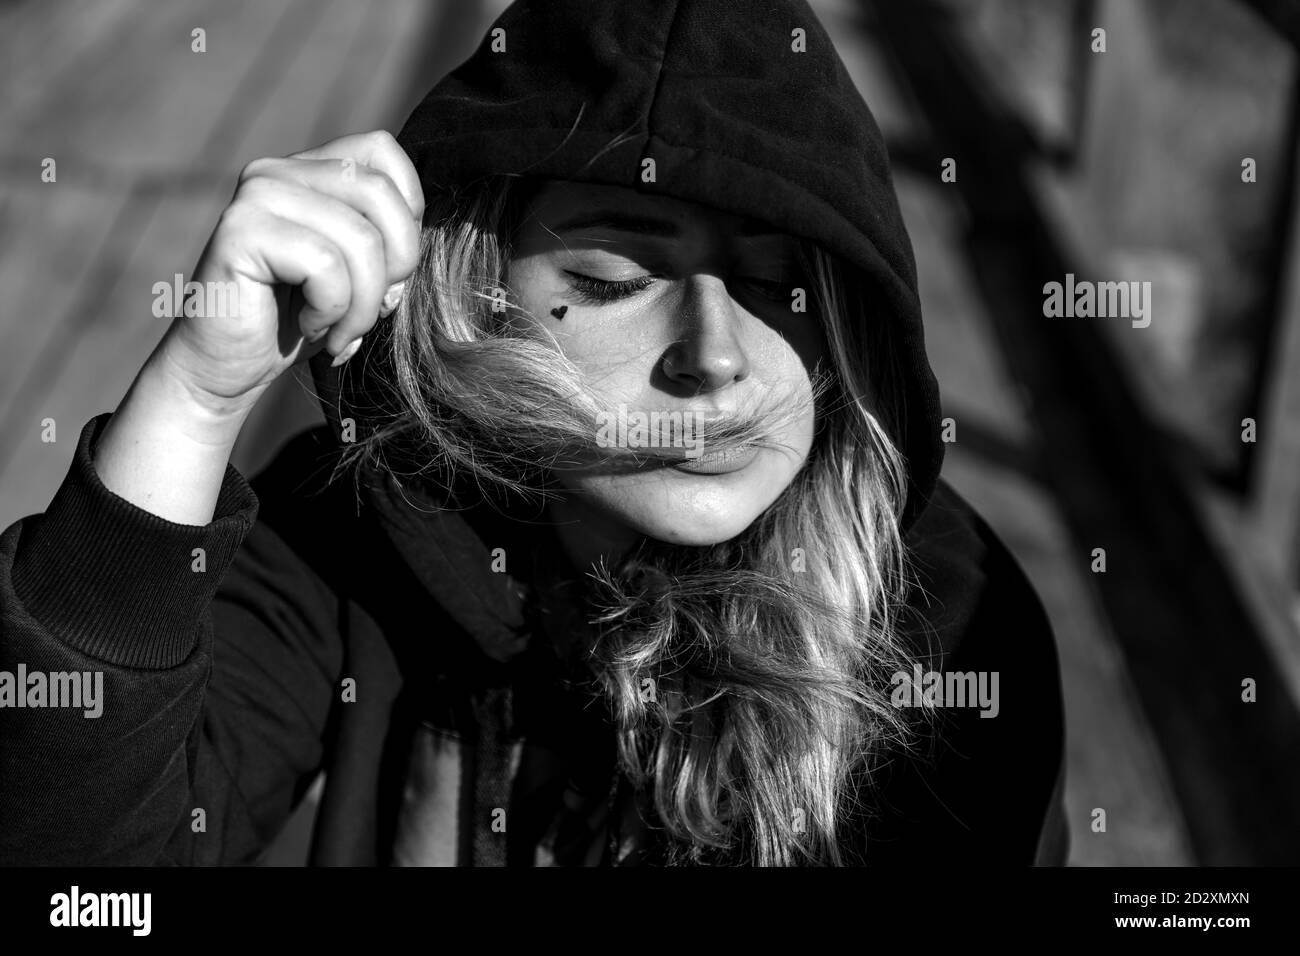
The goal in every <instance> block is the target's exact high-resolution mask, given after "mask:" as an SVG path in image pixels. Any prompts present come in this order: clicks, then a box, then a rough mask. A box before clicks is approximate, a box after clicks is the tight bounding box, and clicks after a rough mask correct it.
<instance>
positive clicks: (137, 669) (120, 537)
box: [0, 413, 341, 865]
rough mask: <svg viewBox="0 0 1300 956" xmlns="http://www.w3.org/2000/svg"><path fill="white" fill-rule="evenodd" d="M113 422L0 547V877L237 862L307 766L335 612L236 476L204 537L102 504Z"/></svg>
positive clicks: (323, 712)
mask: <svg viewBox="0 0 1300 956" xmlns="http://www.w3.org/2000/svg"><path fill="white" fill-rule="evenodd" d="M110 417H111V415H110V414H109V413H105V414H103V415H99V416H97V417H95V418H92V419H91V420H90V421H89V422H87V423H86V425H85V427H84V428H83V429H82V431H81V434H80V437H79V439H78V443H77V446H76V449H75V452H74V456H73V461H72V465H71V467H70V468H69V470H68V473H67V476H66V477H65V478H64V480H63V482H62V484H61V485H60V486H59V488H58V489H57V491H56V493H55V494H54V497H53V499H52V500H51V502H50V505H49V507H48V508H47V509H46V510H45V512H44V513H42V514H38V515H32V516H29V517H26V518H23V519H21V520H19V521H17V522H15V523H14V524H12V525H10V526H9V527H8V528H7V529H6V530H5V531H4V533H3V534H2V535H0V780H3V781H4V785H3V786H2V787H0V863H3V864H7V865H54V864H61V865H103V864H113V865H133V864H206V863H241V862H252V861H253V860H255V858H256V856H257V854H258V853H259V852H260V851H261V849H262V848H264V847H265V845H266V844H267V843H269V842H270V841H271V840H272V839H273V838H274V836H275V834H276V833H277V832H278V831H279V829H280V827H281V825H282V824H283V822H284V821H285V819H286V818H287V817H288V815H289V813H290V812H291V811H292V808H293V805H294V804H295V803H296V801H297V799H298V797H299V796H300V795H301V793H302V791H303V789H305V787H306V786H307V784H308V783H309V782H310V778H311V777H312V775H313V774H314V772H315V770H316V769H317V768H318V767H319V765H320V762H321V753H322V746H323V744H322V737H323V734H324V728H325V723H326V720H327V716H328V711H329V706H330V703H329V702H330V700H331V699H332V696H333V694H332V686H333V683H332V675H334V674H336V673H337V671H338V669H339V666H340V664H339V661H340V658H341V651H340V648H339V638H338V633H337V624H336V620H337V617H336V614H335V613H334V608H335V606H336V601H335V600H334V598H333V596H332V595H331V593H330V591H329V589H328V588H327V587H326V586H325V585H324V584H323V583H322V582H321V581H320V579H319V578H318V577H316V575H315V574H314V573H313V572H311V571H310V570H309V569H308V567H307V566H306V564H305V563H304V562H303V561H302V560H301V559H300V558H299V557H298V556H297V555H296V554H294V553H293V551H292V550H291V549H290V548H289V547H288V546H287V545H286V544H285V543H284V541H283V540H282V539H281V538H280V537H279V536H278V535H277V534H276V533H275V532H274V531H272V530H271V529H270V528H269V527H267V526H265V525H264V524H262V523H261V522H258V521H257V513H258V508H259V499H258V495H257V493H256V492H255V491H254V490H253V487H252V486H250V485H249V484H248V483H247V482H246V481H245V480H244V478H243V477H242V476H241V475H240V474H239V472H238V471H237V470H236V469H235V468H234V467H233V466H227V469H226V474H225V476H224V479H223V482H222V486H221V490H220V494H219V497H218V500H217V507H216V512H215V514H214V516H213V519H212V521H211V522H210V523H208V524H206V525H183V524H177V523H174V522H170V521H167V520H166V519H163V518H160V517H158V516H156V515H153V514H151V513H149V512H147V511H145V510H143V509H141V508H139V507H137V506H135V505H134V504H132V503H131V502H129V501H127V500H126V499H124V498H122V497H120V496H118V495H116V494H114V493H113V492H111V491H110V490H109V489H107V488H106V487H105V486H104V485H103V483H102V482H101V481H100V479H99V476H98V474H97V473H96V471H95V469H94V465H93V459H92V456H93V451H94V447H95V443H96V441H97V440H98V438H99V436H100V435H101V434H102V432H103V428H104V425H105V424H106V423H107V421H108V420H109V418H110ZM38 675H39V676H38ZM59 675H80V677H81V687H82V689H83V699H82V700H81V702H80V703H81V705H82V706H80V707H66V706H62V707H54V706H48V704H51V703H55V702H56V701H55V699H54V694H53V689H54V687H55V684H56V682H59V681H61V682H64V683H65V686H67V682H68V681H69V680H70V678H69V677H67V676H59ZM20 679H21V681H20ZM23 684H25V685H26V686H25V687H24V686H22V685H23ZM37 685H44V686H45V687H46V688H48V691H49V693H48V694H47V693H45V692H42V693H41V694H40V695H39V697H38V696H37V694H36V686H37ZM6 687H7V688H8V690H9V693H8V695H6V693H5V690H6Z"/></svg>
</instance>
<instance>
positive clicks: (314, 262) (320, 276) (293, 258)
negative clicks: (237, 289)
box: [231, 206, 352, 342]
mask: <svg viewBox="0 0 1300 956" xmlns="http://www.w3.org/2000/svg"><path fill="white" fill-rule="evenodd" d="M231 208H232V209H233V208H234V207H233V206H232V207H231ZM241 215H247V216H250V217H252V219H253V222H252V223H251V225H252V226H253V227H254V228H252V229H250V231H249V234H250V235H255V236H256V237H257V239H256V241H254V242H252V243H249V244H247V245H246V246H245V247H244V248H243V250H242V252H243V259H244V261H243V262H242V263H241V262H239V261H238V260H236V261H233V262H232V266H233V267H234V269H235V271H237V272H243V273H244V274H245V275H247V276H248V277H249V278H251V279H253V280H254V281H256V282H261V283H264V284H267V285H271V284H275V283H284V284H286V285H290V286H300V287H301V294H302V298H303V301H304V303H305V305H304V306H303V309H302V311H301V312H300V313H299V315H298V326H299V329H300V330H301V332H302V334H303V337H304V338H305V339H307V340H308V341H309V342H313V341H316V340H317V339H318V338H319V335H320V333H323V332H324V331H325V330H327V329H328V328H329V327H330V326H331V325H333V324H334V323H335V322H337V321H338V320H339V319H340V318H341V317H342V316H343V315H344V314H345V313H346V312H347V310H348V306H349V305H350V304H351V302H352V282H351V279H350V273H349V271H348V266H347V260H346V258H345V257H344V254H343V250H342V249H340V248H339V247H338V245H337V244H336V243H334V241H333V240H331V239H329V238H328V237H327V236H324V235H322V234H321V233H319V232H317V231H316V230H314V229H310V228H308V227H307V226H304V225H302V224H301V223H298V222H293V221H292V220H289V219H284V218H282V217H280V216H277V215H275V214H274V213H272V212H269V211H267V210H264V209H260V208H256V207H250V209H249V211H247V212H245V213H241Z"/></svg>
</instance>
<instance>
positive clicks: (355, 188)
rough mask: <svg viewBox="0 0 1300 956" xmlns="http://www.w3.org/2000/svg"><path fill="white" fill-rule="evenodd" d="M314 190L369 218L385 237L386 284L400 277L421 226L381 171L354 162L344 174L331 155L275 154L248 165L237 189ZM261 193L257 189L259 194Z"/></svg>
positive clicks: (413, 258)
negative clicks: (278, 187)
mask: <svg viewBox="0 0 1300 956" xmlns="http://www.w3.org/2000/svg"><path fill="white" fill-rule="evenodd" d="M264 180H269V181H271V182H274V183H276V184H277V185H278V184H280V183H283V184H286V185H292V186H297V187H302V188H306V189H309V190H314V191H315V192H316V193H321V194H324V195H326V196H330V197H333V198H334V199H335V200H337V201H339V202H341V203H344V204H346V205H347V206H349V207H351V208H352V209H353V210H355V211H356V212H357V213H358V214H359V215H361V216H363V217H365V218H366V219H368V220H370V222H371V223H373V224H374V226H375V228H376V229H378V230H379V232H380V234H381V235H382V236H383V240H384V255H385V275H386V279H385V284H386V285H391V284H393V283H396V282H400V281H401V280H403V279H405V278H406V277H407V276H408V275H410V274H411V272H412V271H414V269H415V266H416V264H417V263H418V262H419V255H420V230H419V229H418V228H417V227H416V225H415V223H414V222H413V221H412V220H411V218H410V210H409V209H408V208H407V206H406V201H405V200H404V199H403V198H402V195H401V193H399V192H398V190H397V186H396V185H394V183H393V181H392V180H391V179H390V178H389V177H388V176H387V175H385V174H384V173H382V172H379V171H377V170H374V169H370V168H369V167H366V166H359V167H356V168H355V169H353V171H352V172H351V173H350V174H349V173H346V172H344V171H342V169H341V167H340V166H339V165H338V163H337V162H335V161H334V160H304V159H280V160H274V161H273V162H268V163H266V164H265V165H255V166H251V167H250V172H249V174H248V175H247V177H246V180H245V181H244V182H242V183H241V186H240V188H241V190H256V189H260V188H262V181H264ZM263 195H266V193H259V196H263Z"/></svg>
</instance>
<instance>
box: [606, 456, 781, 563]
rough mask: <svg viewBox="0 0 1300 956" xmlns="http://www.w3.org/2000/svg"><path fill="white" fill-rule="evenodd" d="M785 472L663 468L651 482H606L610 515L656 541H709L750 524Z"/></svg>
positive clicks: (729, 535) (691, 543) (776, 492)
mask: <svg viewBox="0 0 1300 956" xmlns="http://www.w3.org/2000/svg"><path fill="white" fill-rule="evenodd" d="M785 483H786V482H785V481H783V480H782V476H779V475H774V474H772V473H771V469H770V468H769V469H764V468H762V467H758V468H752V469H745V470H744V471H743V472H735V473H732V474H728V475H698V474H689V473H683V472H678V471H674V472H671V473H668V472H662V471H661V472H660V473H659V474H658V475H657V476H656V478H655V479H654V481H653V483H651V484H642V483H634V484H632V485H631V486H628V487H619V486H618V485H615V486H613V487H607V488H605V489H602V490H603V491H604V494H598V497H601V498H603V499H604V500H603V501H602V502H601V504H602V505H603V506H604V509H603V510H605V511H606V512H607V513H608V514H609V515H610V516H611V517H613V518H615V519H616V520H618V521H619V522H621V523H622V524H623V525H625V526H626V527H628V528H630V529H632V530H634V531H636V532H637V533H638V534H643V535H645V536H647V537H649V538H654V539H655V540H656V541H663V542H665V543H668V544H680V545H687V546H691V547H707V546H709V545H713V544H720V543H721V542H723V541H730V540H731V539H732V538H734V537H736V536H737V535H739V534H740V533H742V532H743V531H744V530H745V529H746V528H748V527H749V526H750V525H751V524H753V523H754V521H755V520H756V519H757V518H758V517H759V516H760V515H761V514H762V513H763V511H764V510H765V509H766V508H767V507H768V505H770V504H771V503H772V502H773V501H774V500H775V499H776V498H777V496H778V495H779V494H780V491H781V489H782V488H783V487H784V486H785Z"/></svg>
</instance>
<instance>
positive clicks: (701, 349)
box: [663, 276, 750, 394]
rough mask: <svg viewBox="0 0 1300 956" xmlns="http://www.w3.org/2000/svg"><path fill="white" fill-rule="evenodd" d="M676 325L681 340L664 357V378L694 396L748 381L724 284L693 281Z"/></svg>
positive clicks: (746, 363)
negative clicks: (678, 323) (678, 322)
mask: <svg viewBox="0 0 1300 956" xmlns="http://www.w3.org/2000/svg"><path fill="white" fill-rule="evenodd" d="M680 321H681V323H682V329H683V331H682V336H681V338H679V339H678V340H677V341H676V342H674V343H673V344H672V345H670V346H669V347H668V349H667V351H666V352H665V353H664V357H663V371H664V375H666V376H667V377H668V378H669V379H671V380H672V381H674V382H677V383H678V384H680V385H683V386H685V387H687V388H689V389H691V391H692V392H694V393H696V394H699V393H703V392H712V391H717V390H718V389H720V388H723V387H725V386H727V385H728V384H731V383H733V382H741V381H744V380H745V379H746V378H748V377H749V374H750V369H749V356H748V355H747V354H746V351H745V348H744V345H743V344H742V343H741V341H740V337H739V328H738V324H739V323H738V316H737V315H736V312H735V307H734V304H733V302H732V300H731V293H730V292H728V291H727V285H726V283H725V282H723V281H722V280H721V279H719V278H718V277H716V276H695V277H693V278H692V280H691V282H690V284H689V286H688V292H687V297H686V301H685V302H684V303H683V304H682V311H681V318H680Z"/></svg>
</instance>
